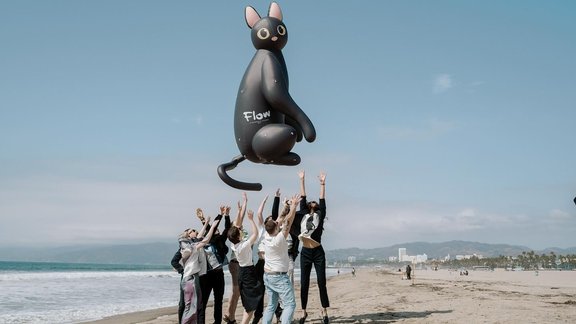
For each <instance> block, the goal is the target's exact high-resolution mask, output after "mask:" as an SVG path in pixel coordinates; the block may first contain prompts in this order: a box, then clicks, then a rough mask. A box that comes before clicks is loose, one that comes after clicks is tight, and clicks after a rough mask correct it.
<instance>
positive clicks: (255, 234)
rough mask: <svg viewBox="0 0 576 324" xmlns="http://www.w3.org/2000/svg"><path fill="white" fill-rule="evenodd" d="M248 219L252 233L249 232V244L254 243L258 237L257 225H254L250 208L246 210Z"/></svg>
mask: <svg viewBox="0 0 576 324" xmlns="http://www.w3.org/2000/svg"><path fill="white" fill-rule="evenodd" d="M248 219H249V220H250V224H251V225H252V233H251V234H250V237H249V238H248V241H249V242H250V245H254V243H256V240H257V239H258V226H256V222H254V212H253V211H251V210H249V211H248Z"/></svg>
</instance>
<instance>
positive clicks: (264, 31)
mask: <svg viewBox="0 0 576 324" xmlns="http://www.w3.org/2000/svg"><path fill="white" fill-rule="evenodd" d="M256 35H258V38H260V39H266V38H268V37H270V32H269V31H268V29H267V28H260V30H259V31H258V32H257V33H256Z"/></svg>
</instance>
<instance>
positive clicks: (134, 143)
mask: <svg viewBox="0 0 576 324" xmlns="http://www.w3.org/2000/svg"><path fill="white" fill-rule="evenodd" d="M279 4H280V6H281V7H282V10H283V14H284V22H285V24H286V26H287V29H288V33H289V41H288V44H287V46H286V47H285V48H284V50H283V52H284V56H285V58H286V62H287V66H288V71H289V73H290V92H291V94H292V97H293V98H294V99H295V101H296V102H297V103H298V104H299V105H300V107H301V108H302V109H303V110H304V111H305V112H306V113H307V114H308V116H309V117H310V119H311V120H312V122H313V123H314V125H315V127H316V130H317V134H318V137H317V140H316V141H315V142H314V143H306V142H303V143H298V144H297V145H296V147H295V148H294V151H295V152H297V153H298V154H299V155H300V156H301V157H302V163H301V165H299V166H296V167H280V166H268V165H258V164H252V163H250V162H244V163H243V164H241V165H240V166H238V167H237V168H236V169H235V170H233V171H231V175H232V176H233V177H234V178H236V179H239V180H244V181H250V182H252V181H258V182H261V183H262V184H263V186H264V189H263V191H261V192H250V193H249V207H250V208H253V209H256V208H257V206H258V203H259V202H260V200H261V199H262V198H263V197H264V196H265V195H270V196H272V195H273V194H274V192H275V190H276V188H281V190H282V193H283V195H291V194H293V193H296V192H297V191H298V178H297V172H298V171H299V170H301V169H303V170H306V172H307V178H308V179H307V180H308V181H307V190H308V194H309V196H310V198H317V196H318V191H319V186H318V181H317V179H316V176H317V174H318V173H319V172H321V171H326V173H327V194H326V195H327V204H328V217H329V220H328V222H327V224H326V229H325V233H324V239H323V242H324V245H325V248H326V249H333V248H343V247H362V248H370V247H378V246H388V245H392V244H397V243H402V242H411V241H431V242H441V241H448V240H472V241H479V242H486V243H508V244H518V245H525V246H528V247H530V248H533V249H541V248H545V247H551V246H557V247H571V246H576V242H575V240H574V238H573V237H574V234H573V233H575V232H576V206H575V205H574V203H573V202H572V199H573V198H574V196H575V195H576V172H575V170H576V169H575V166H576V152H575V150H574V140H575V139H576V127H575V126H574V121H575V120H576V91H575V89H576V60H575V59H574V58H575V57H576V42H575V41H574V39H575V37H576V3H574V2H573V1H474V2H473V1H434V2H432V1H358V2H354V3H350V2H337V1H279ZM246 5H252V6H253V7H255V8H256V9H257V10H258V11H259V12H260V14H261V15H266V13H267V9H268V5H269V2H268V1H251V2H242V1H228V2H223V1H217V2H216V1H206V2H192V1H162V2H159V1H3V2H0V44H1V45H0V46H1V50H0V221H1V223H2V226H0V244H1V245H2V246H11V245H29V244H42V245H68V244H80V243H82V244H102V243H120V242H121V243H136V242H150V241H169V240H173V239H175V237H176V236H177V234H178V233H179V232H180V231H181V230H182V229H183V228H186V227H189V226H197V225H198V224H197V221H196V220H195V219H194V218H195V217H194V210H195V209H196V208H197V207H202V208H204V209H205V210H206V212H207V213H208V214H212V215H214V214H215V213H216V212H217V210H218V206H219V205H221V204H229V205H232V206H235V205H236V203H237V201H238V200H239V199H240V196H241V192H240V191H238V190H236V189H233V188H230V187H228V186H227V185H225V184H224V183H222V182H221V181H220V179H219V178H218V176H217V174H216V167H217V166H218V165H219V164H221V163H224V162H227V161H229V160H230V159H231V158H232V157H234V156H235V155H237V154H238V150H237V148H236V145H235V142H234V135H233V119H232V118H233V111H234V103H235V96H236V92H237V89H238V85H239V83H240V79H241V78H242V74H243V72H244V70H245V68H246V66H247V65H248V63H249V61H250V59H251V57H252V55H253V54H254V52H255V50H254V48H253V46H252V44H251V41H250V33H249V29H248V27H247V26H246V24H245V22H244V7H245V6H246ZM269 206H270V205H269ZM416 252H417V251H416Z"/></svg>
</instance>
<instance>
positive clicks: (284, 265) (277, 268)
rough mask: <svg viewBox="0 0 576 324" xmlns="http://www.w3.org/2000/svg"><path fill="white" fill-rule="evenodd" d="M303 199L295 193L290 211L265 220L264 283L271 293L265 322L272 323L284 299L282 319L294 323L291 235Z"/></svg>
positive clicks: (283, 323) (283, 321)
mask: <svg viewBox="0 0 576 324" xmlns="http://www.w3.org/2000/svg"><path fill="white" fill-rule="evenodd" d="M299 202H300V195H295V196H293V197H292V199H291V201H290V203H291V204H290V212H289V213H288V215H286V216H285V217H283V216H280V217H278V219H277V220H273V219H272V218H271V217H268V218H267V219H266V221H265V222H264V227H265V229H266V233H264V238H263V241H264V255H265V256H264V285H265V287H266V295H267V296H268V306H267V307H266V309H265V311H264V318H263V322H264V323H265V324H271V323H272V318H273V317H274V311H275V310H276V306H277V305H278V302H279V301H280V302H281V303H282V306H283V307H284V310H283V311H282V316H281V323H282V324H290V323H291V322H292V317H293V315H294V310H295V309H296V300H295V297H294V287H293V286H292V283H291V282H290V278H289V277H288V267H289V256H288V242H287V240H286V239H287V237H288V236H289V235H290V227H291V226H292V222H293V221H294V215H295V214H296V209H297V208H296V206H297V205H298V203H299Z"/></svg>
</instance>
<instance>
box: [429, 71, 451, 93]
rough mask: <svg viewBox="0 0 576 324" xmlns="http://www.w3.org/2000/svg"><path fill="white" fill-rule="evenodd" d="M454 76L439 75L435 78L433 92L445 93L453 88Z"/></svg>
mask: <svg viewBox="0 0 576 324" xmlns="http://www.w3.org/2000/svg"><path fill="white" fill-rule="evenodd" d="M452 86H453V82H452V76H451V75H450V74H439V75H437V76H436V78H434V88H433V92H434V93H436V94H439V93H443V92H446V91H448V90H449V89H450V88H452Z"/></svg>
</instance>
